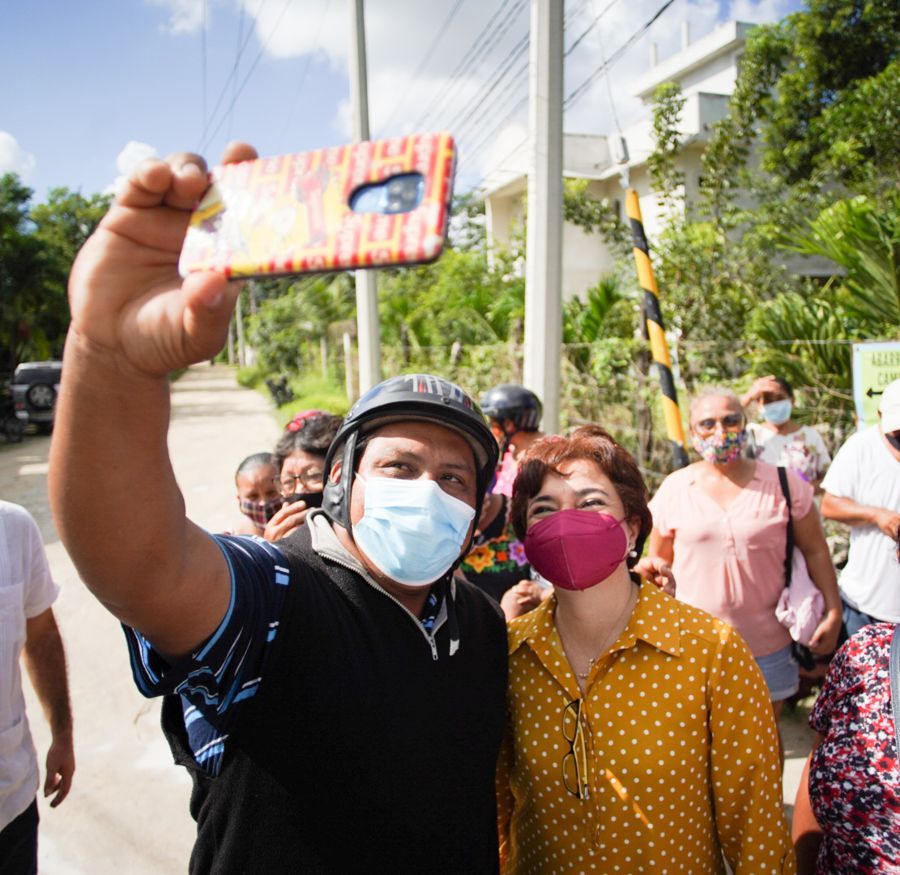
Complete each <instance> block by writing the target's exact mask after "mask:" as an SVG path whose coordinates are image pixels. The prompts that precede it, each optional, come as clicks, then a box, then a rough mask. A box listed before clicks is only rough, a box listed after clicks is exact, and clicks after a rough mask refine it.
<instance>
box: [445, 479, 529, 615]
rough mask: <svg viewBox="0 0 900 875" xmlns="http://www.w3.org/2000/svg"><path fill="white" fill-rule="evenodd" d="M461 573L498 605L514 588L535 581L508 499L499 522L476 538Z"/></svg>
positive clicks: (504, 502) (496, 520) (502, 508)
mask: <svg viewBox="0 0 900 875" xmlns="http://www.w3.org/2000/svg"><path fill="white" fill-rule="evenodd" d="M460 570H461V571H462V573H463V575H464V576H465V578H466V580H468V581H469V583H474V584H475V586H477V587H479V588H481V589H483V590H484V591H485V592H486V593H487V594H488V595H489V596H491V598H493V599H494V600H495V601H498V602H499V601H500V599H501V598H502V597H503V593H505V592H506V591H507V590H508V589H509V588H510V587H511V586H515V584H517V583H519V581H521V580H529V579H530V578H531V566H530V565H529V564H528V560H527V559H526V558H525V548H524V547H523V546H522V542H521V541H519V539H518V538H516V534H515V532H514V531H513V528H512V523H510V521H509V499H508V498H506V496H504V498H503V506H502V507H501V509H500V512H499V513H498V514H497V516H496V518H495V519H494V520H493V521H492V522H491V524H490V525H489V526H487V527H486V528H485V530H484V531H483V532H479V533H478V534H477V535H476V536H475V542H474V546H473V548H472V551H471V552H470V553H469V555H468V556H466V558H465V559H464V560H463V562H462V565H461V566H460Z"/></svg>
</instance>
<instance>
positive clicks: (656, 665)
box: [497, 426, 794, 875]
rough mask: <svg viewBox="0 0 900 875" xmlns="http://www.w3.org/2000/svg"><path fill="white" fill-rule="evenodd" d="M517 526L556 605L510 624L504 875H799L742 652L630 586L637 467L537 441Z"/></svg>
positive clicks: (640, 492)
mask: <svg viewBox="0 0 900 875" xmlns="http://www.w3.org/2000/svg"><path fill="white" fill-rule="evenodd" d="M512 520H513V525H514V526H515V528H516V534H517V535H518V537H519V538H520V539H522V540H523V543H524V545H525V553H526V556H527V558H528V560H529V562H530V563H531V564H532V566H533V567H534V568H535V569H536V570H537V571H538V572H539V573H540V574H541V576H542V577H544V578H546V579H547V580H549V581H550V582H551V583H553V585H554V593H553V595H552V596H551V597H550V598H549V599H548V600H547V601H545V602H543V603H542V604H541V605H540V606H539V607H538V608H536V609H535V610H533V611H531V612H530V613H528V614H526V615H524V616H522V617H519V618H518V619H516V620H513V621H512V622H511V623H510V624H509V653H510V657H509V687H508V695H507V712H508V715H509V716H508V720H509V723H508V729H507V736H506V740H505V743H504V747H503V750H502V752H501V756H500V763H499V766H498V784H497V790H498V813H499V831H500V845H501V859H502V862H503V871H504V873H507V875H509V873H517V875H518V873H552V872H562V871H581V872H585V871H594V870H596V871H598V872H612V871H614V870H616V871H623V872H663V871H670V872H711V873H717V872H724V871H725V867H724V863H723V860H727V861H728V864H729V866H730V867H731V870H732V871H733V872H735V873H750V872H789V871H790V872H792V871H794V857H793V850H792V848H791V844H790V839H789V836H788V833H787V827H786V823H785V820H784V813H783V808H782V804H781V776H780V770H779V762H778V741H777V732H776V729H775V723H774V720H773V718H772V712H771V709H769V708H768V707H767V706H766V701H767V695H766V689H765V684H764V681H763V679H762V676H761V675H760V673H759V670H758V669H757V667H756V665H755V663H754V661H753V658H752V656H751V654H750V652H749V650H748V648H747V645H746V644H745V643H744V642H743V640H742V639H741V638H740V636H739V635H738V634H737V633H736V632H735V631H734V630H733V629H732V628H731V627H729V626H727V625H726V624H725V623H722V622H721V621H719V620H716V619H715V618H713V617H711V616H710V615H709V614H707V613H705V612H704V611H701V610H697V609H696V608H693V607H690V606H688V605H686V604H684V603H682V602H679V601H676V600H675V599H673V598H671V597H670V596H668V595H666V594H665V593H663V592H662V591H661V590H660V589H659V588H658V587H657V586H655V585H654V584H653V583H638V582H637V579H636V577H634V576H633V575H632V573H631V570H630V569H631V568H633V567H634V565H635V564H636V563H637V559H638V556H639V555H640V553H641V550H642V548H643V544H644V541H645V539H646V538H647V536H648V534H649V532H650V529H651V522H652V521H651V516H650V511H649V508H648V505H647V490H646V486H645V485H644V481H643V479H642V477H641V474H640V472H639V470H638V468H637V465H636V464H635V462H634V460H633V459H632V457H631V456H630V455H629V454H628V453H627V452H626V451H625V450H624V449H622V447H620V446H619V445H618V444H616V442H615V441H614V440H613V439H612V438H611V437H610V436H609V435H608V434H607V432H605V431H604V430H603V429H601V428H599V427H597V426H586V427H583V428H579V429H577V430H576V431H574V432H573V433H572V434H571V436H569V437H566V438H562V437H547V438H543V439H541V440H539V441H538V442H537V443H535V444H534V445H533V446H532V447H531V448H530V450H529V452H528V454H527V456H526V457H525V459H524V461H523V462H522V464H521V467H520V469H519V473H518V476H517V478H516V481H515V487H514V491H513V504H512ZM679 585H680V581H679Z"/></svg>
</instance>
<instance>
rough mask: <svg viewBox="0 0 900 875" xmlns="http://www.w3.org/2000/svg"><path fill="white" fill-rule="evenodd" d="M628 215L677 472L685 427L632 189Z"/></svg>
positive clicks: (627, 201)
mask: <svg viewBox="0 0 900 875" xmlns="http://www.w3.org/2000/svg"><path fill="white" fill-rule="evenodd" d="M625 211H626V212H627V213H628V221H629V223H630V224H631V236H632V238H633V240H634V263H635V265H636V266H637V275H638V282H639V283H640V286H641V289H642V290H643V292H644V303H643V308H642V309H643V312H644V314H645V318H646V320H647V336H648V337H649V338H650V352H651V353H652V355H653V361H654V362H656V368H657V371H658V372H659V384H660V388H661V389H662V402H663V414H664V415H665V419H666V435H667V436H668V438H669V440H670V441H671V443H672V464H673V467H675V468H683V467H684V466H685V465H687V463H688V457H687V452H686V451H685V448H684V426H683V425H682V422H681V411H680V410H679V409H678V394H677V392H676V391H675V380H674V378H673V377H672V361H671V359H670V358H669V347H668V344H667V343H666V333H665V330H664V329H663V320H662V313H661V312H660V309H659V290H658V289H657V288H656V278H655V277H654V276H653V266H652V265H651V264H650V248H649V246H648V245H647V236H646V235H645V234H644V222H643V220H642V219H641V205H640V202H639V201H638V195H637V192H636V191H635V190H634V189H633V188H629V189H627V191H626V192H625Z"/></svg>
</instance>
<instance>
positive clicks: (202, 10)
mask: <svg viewBox="0 0 900 875" xmlns="http://www.w3.org/2000/svg"><path fill="white" fill-rule="evenodd" d="M200 68H201V71H202V72H201V79H200V119H201V121H202V123H203V133H204V134H205V133H206V0H202V3H201V5H200ZM201 151H202V150H201Z"/></svg>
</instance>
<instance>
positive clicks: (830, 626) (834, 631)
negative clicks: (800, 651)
mask: <svg viewBox="0 0 900 875" xmlns="http://www.w3.org/2000/svg"><path fill="white" fill-rule="evenodd" d="M841 619H842V616H841V610H840V608H832V609H831V610H830V611H826V612H825V615H824V616H823V617H822V619H821V620H820V621H819V625H818V626H816V631H815V632H813V636H812V638H810V639H809V649H810V650H811V651H812V652H813V653H815V654H816V655H817V656H827V655H828V654H829V653H834V651H835V649H836V648H837V642H838V637H839V636H840V634H841Z"/></svg>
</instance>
